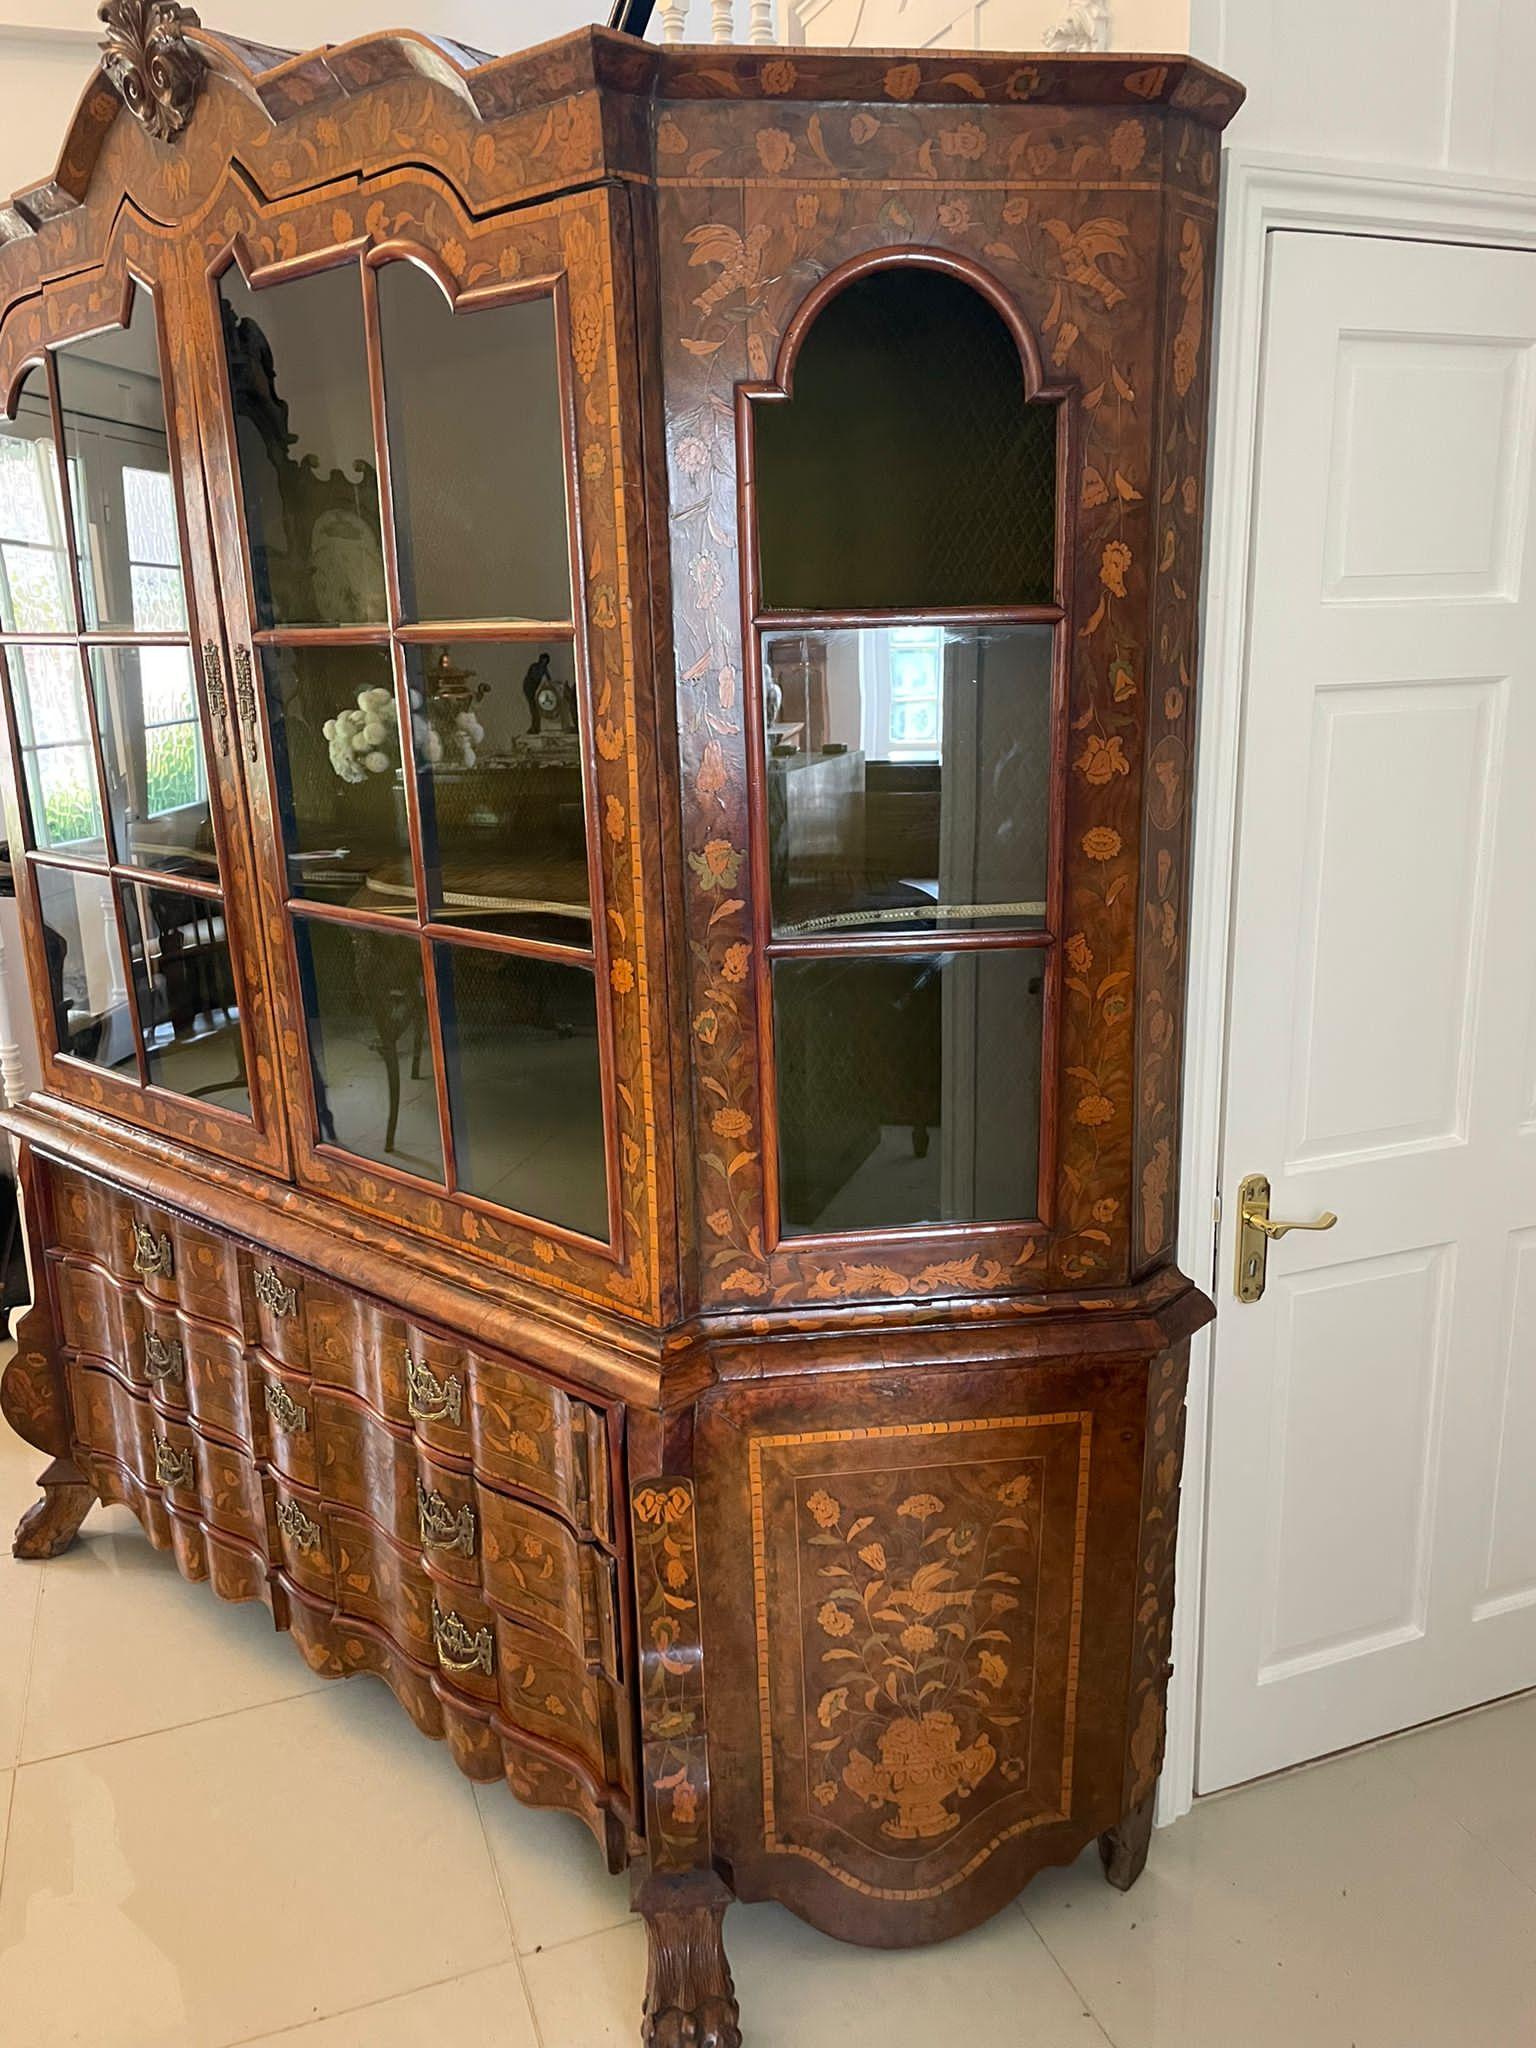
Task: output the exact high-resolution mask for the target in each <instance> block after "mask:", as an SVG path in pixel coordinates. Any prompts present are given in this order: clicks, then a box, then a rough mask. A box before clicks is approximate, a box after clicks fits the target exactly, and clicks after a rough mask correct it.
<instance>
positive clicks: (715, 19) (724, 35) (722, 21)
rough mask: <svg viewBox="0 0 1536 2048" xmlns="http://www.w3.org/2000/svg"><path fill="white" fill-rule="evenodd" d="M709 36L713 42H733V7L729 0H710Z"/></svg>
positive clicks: (734, 32) (734, 27) (734, 36)
mask: <svg viewBox="0 0 1536 2048" xmlns="http://www.w3.org/2000/svg"><path fill="white" fill-rule="evenodd" d="M709 11H710V23H709V37H710V41H711V42H715V43H734V42H735V40H736V21H735V9H734V8H733V7H732V5H731V0H710V10H709Z"/></svg>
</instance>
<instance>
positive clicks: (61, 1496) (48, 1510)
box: [11, 1458, 96, 1559]
mask: <svg viewBox="0 0 1536 2048" xmlns="http://www.w3.org/2000/svg"><path fill="white" fill-rule="evenodd" d="M38 1485H39V1486H41V1488H42V1489H43V1497H42V1499H41V1500H40V1501H36V1502H34V1503H33V1505H32V1506H31V1507H29V1508H28V1509H27V1512H26V1513H25V1514H24V1515H23V1516H22V1518H21V1520H20V1521H19V1522H18V1523H17V1525H16V1534H15V1536H14V1538H13V1539H12V1542H11V1554H12V1556H13V1557H21V1558H28V1559H36V1558H45V1557H58V1556H59V1555H60V1554H61V1553H62V1552H63V1551H66V1550H68V1548H69V1546H70V1545H71V1543H73V1542H74V1540H75V1538H76V1537H77V1536H78V1535H79V1533H80V1524H81V1523H82V1522H83V1521H84V1520H85V1518H86V1516H87V1514H89V1512H90V1510H91V1508H92V1506H93V1505H94V1503H95V1500H96V1493H95V1489H94V1488H93V1487H92V1486H91V1484H90V1482H89V1481H88V1480H86V1479H85V1478H83V1477H82V1475H81V1474H80V1473H79V1472H78V1471H77V1470H76V1469H75V1467H74V1466H73V1465H71V1464H70V1463H69V1462H68V1461H67V1460H66V1459H64V1458H56V1459H55V1460H54V1462H53V1463H52V1464H51V1465H50V1466H49V1467H48V1470H47V1471H46V1472H45V1473H44V1474H43V1476H42V1478H41V1479H40V1480H39V1481H38Z"/></svg>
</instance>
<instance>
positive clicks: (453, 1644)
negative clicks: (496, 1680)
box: [432, 1600, 496, 1678]
mask: <svg viewBox="0 0 1536 2048" xmlns="http://www.w3.org/2000/svg"><path fill="white" fill-rule="evenodd" d="M432 1634H433V1636H434V1637H435V1638H436V1640H437V1661H438V1663H439V1664H441V1665H442V1667H443V1669H444V1670H445V1671H483V1672H484V1673H485V1675H486V1677H487V1678H489V1677H490V1675H491V1671H492V1668H493V1666H494V1664H495V1661H496V1643H495V1639H494V1637H493V1636H492V1634H491V1632H490V1630H489V1629H488V1628H478V1629H475V1630H474V1631H473V1632H471V1630H470V1629H469V1628H467V1627H466V1626H465V1624H464V1622H463V1621H462V1620H461V1619H460V1617H459V1616H458V1615H457V1614H455V1613H454V1611H453V1609H452V1608H451V1607H450V1608H449V1610H448V1612H447V1613H446V1614H444V1612H443V1610H442V1609H441V1607H439V1606H438V1604H437V1602H436V1601H435V1600H434V1601H433V1602H432Z"/></svg>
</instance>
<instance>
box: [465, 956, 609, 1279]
mask: <svg viewBox="0 0 1536 2048" xmlns="http://www.w3.org/2000/svg"><path fill="white" fill-rule="evenodd" d="M434 950H435V952H436V955H437V972H438V989H439V999H440V1002H441V1006H442V1022H443V1051H444V1056H445V1058H446V1061H447V1066H448V1094H449V1100H450V1102H451V1104H452V1110H453V1138H454V1147H455V1154H454V1156H455V1158H456V1160H457V1162H458V1177H459V1185H460V1187H461V1188H463V1189H464V1190H465V1191H466V1192H467V1193H469V1194H472V1195H480V1196H483V1197H484V1199H485V1200H486V1201H488V1202H496V1203H499V1204H501V1205H502V1206H503V1207H505V1208H508V1209H516V1210H518V1211H519V1212H520V1213H521V1214H522V1215H524V1216H534V1217H537V1218H539V1219H540V1220H542V1221H544V1222H547V1223H560V1224H564V1225H565V1227H566V1228H567V1229H568V1230H579V1231H581V1232H583V1233H584V1234H585V1235H586V1236H588V1237H595V1238H599V1239H601V1240H602V1241H603V1242H605V1243H606V1242H607V1239H608V1192H607V1188H608V1182H607V1168H606V1163H605V1159H604V1153H603V1098H602V1084H601V1080H600V1077H599V1070H598V1050H597V996H596V989H595V986H594V981H593V975H592V970H591V969H590V968H588V967H570V966H566V965H565V963H564V962H556V961H552V960H528V959H523V958H521V957H519V956H518V955H515V954H511V953H492V952H488V951H486V950H485V949H484V948H482V947H479V946H442V945H440V946H437V947H436V948H435V949H434Z"/></svg>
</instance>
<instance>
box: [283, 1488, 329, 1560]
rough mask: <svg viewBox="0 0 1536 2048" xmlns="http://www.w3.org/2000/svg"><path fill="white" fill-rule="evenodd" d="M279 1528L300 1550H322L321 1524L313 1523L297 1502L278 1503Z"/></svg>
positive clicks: (284, 1501) (285, 1501)
mask: <svg viewBox="0 0 1536 2048" xmlns="http://www.w3.org/2000/svg"><path fill="white" fill-rule="evenodd" d="M277 1526H278V1527H279V1529H281V1530H282V1532H283V1534H284V1535H285V1536H286V1537H287V1538H288V1539H289V1541H290V1542H292V1543H295V1544H297V1546H298V1547H299V1549H300V1550H318V1549H319V1548H320V1524H319V1523H318V1522H312V1521H311V1520H310V1519H309V1517H308V1515H306V1514H305V1512H304V1510H303V1509H302V1508H301V1507H300V1506H299V1504H298V1502H297V1501H296V1500H280V1501H279V1502H278V1504H277Z"/></svg>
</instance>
